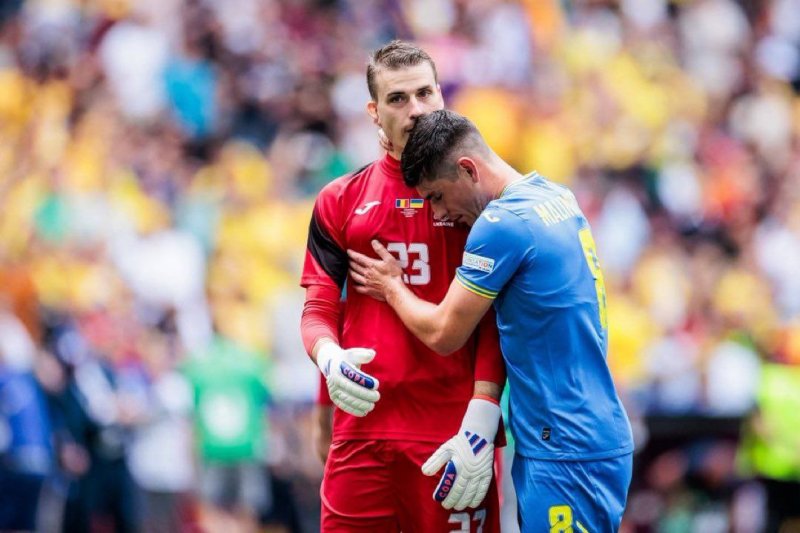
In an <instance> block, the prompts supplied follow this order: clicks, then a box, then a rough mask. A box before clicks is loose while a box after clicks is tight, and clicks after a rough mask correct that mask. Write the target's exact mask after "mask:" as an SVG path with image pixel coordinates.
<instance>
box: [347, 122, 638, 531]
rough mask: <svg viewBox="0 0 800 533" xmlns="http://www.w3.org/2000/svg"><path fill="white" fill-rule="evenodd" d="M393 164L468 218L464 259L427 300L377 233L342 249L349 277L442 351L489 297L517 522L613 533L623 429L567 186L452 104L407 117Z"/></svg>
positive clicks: (588, 255) (597, 301)
mask: <svg viewBox="0 0 800 533" xmlns="http://www.w3.org/2000/svg"><path fill="white" fill-rule="evenodd" d="M402 170H403V177H404V179H405V181H406V183H407V184H408V185H409V186H413V187H416V188H417V190H418V191H419V192H420V195H421V196H423V197H424V198H425V199H426V201H429V202H431V208H432V210H433V213H434V218H435V219H436V220H435V221H432V223H437V222H438V223H441V222H442V221H450V222H456V223H465V224H468V225H470V226H472V229H471V231H470V234H469V237H468V239H467V244H466V248H465V250H464V256H463V262H462V265H461V266H460V267H459V268H458V271H457V274H456V279H455V280H454V281H453V283H452V284H451V286H450V289H449V291H448V292H447V294H446V296H445V298H444V300H443V301H442V302H441V303H439V304H438V305H436V304H433V303H430V302H427V301H424V300H422V299H420V298H417V297H416V296H414V295H413V294H412V293H411V291H409V290H408V289H407V288H406V286H405V284H404V283H403V280H402V276H401V273H402V272H401V270H400V268H399V266H398V265H397V262H396V261H395V260H394V258H393V257H392V256H391V254H389V253H388V252H387V251H386V249H385V248H384V247H383V246H382V245H381V244H380V243H378V242H377V241H373V247H374V248H375V252H376V253H377V254H378V257H379V258H378V259H375V258H370V257H367V256H365V255H363V254H358V253H355V252H351V253H350V257H351V272H350V274H351V276H352V277H353V280H354V281H356V283H358V284H359V286H358V288H357V290H358V291H360V292H362V293H364V294H369V295H371V296H374V297H376V298H382V299H385V300H386V301H387V302H388V303H389V304H390V305H391V306H392V307H393V308H394V309H395V311H396V312H397V313H398V315H399V316H400V317H401V319H402V320H403V322H404V323H405V324H406V326H407V327H408V328H409V329H410V330H411V331H412V332H413V333H414V334H415V335H416V336H417V337H419V338H420V340H422V341H423V342H424V343H425V344H427V345H428V346H429V347H431V348H433V349H434V350H435V351H437V352H438V353H440V354H448V353H450V352H452V351H454V350H455V349H457V348H458V347H460V346H461V345H462V344H463V343H464V342H465V341H466V339H467V338H468V336H469V334H470V333H471V332H472V330H473V328H474V327H475V326H476V325H477V324H478V322H479V321H480V319H481V317H482V316H483V314H484V313H485V312H486V311H487V310H488V309H489V306H490V305H492V303H494V306H495V310H496V312H497V324H498V329H499V331H500V344H501V348H502V351H503V356H504V359H505V361H506V366H507V370H508V379H509V385H510V391H511V392H510V394H511V396H510V413H511V415H510V425H511V431H512V434H513V436H514V438H515V439H516V446H517V448H516V455H515V457H514V464H513V468H512V477H513V479H514V486H515V488H516V491H517V498H518V505H519V514H520V526H521V529H522V531H523V532H528V531H535V532H540V531H551V532H562V531H563V532H572V531H574V532H586V531H591V532H592V533H594V532H598V531H608V532H616V531H617V529H618V528H619V525H620V522H621V520H622V513H623V511H624V508H625V501H626V497H627V491H628V486H629V484H630V480H631V469H632V452H633V440H632V437H631V429H630V423H629V421H628V417H627V415H626V414H625V410H624V409H623V407H622V404H621V402H620V400H619V397H618V396H617V393H616V390H615V388H614V383H613V381H612V379H611V374H610V371H609V369H608V365H607V363H606V351H607V346H608V333H607V318H606V301H605V300H606V296H605V288H604V285H603V274H602V272H601V270H600V266H599V263H598V260H597V254H596V250H595V245H594V240H593V238H592V234H591V230H590V229H589V224H588V222H587V220H586V217H585V216H584V215H583V213H582V212H581V210H580V208H579V207H578V204H577V201H576V200H575V196H574V195H573V194H572V193H571V192H570V191H569V189H567V188H566V187H563V186H560V185H556V184H554V183H552V182H549V181H547V180H546V179H544V178H543V177H541V176H539V175H538V174H536V173H535V172H534V173H531V174H528V175H526V176H523V175H521V174H519V173H518V172H517V171H515V170H514V169H513V168H512V167H511V166H510V165H508V164H507V163H506V162H505V161H503V160H502V159H501V158H500V157H498V156H497V155H496V154H495V153H494V152H493V151H492V150H491V149H490V148H489V147H488V146H487V144H486V142H485V141H484V139H483V137H482V136H481V134H480V132H478V130H477V129H476V128H475V126H474V125H473V124H472V123H471V122H470V121H468V120H467V119H465V118H464V117H462V116H460V115H458V114H456V113H453V112H450V111H436V112H434V113H431V114H430V115H428V116H426V117H422V118H420V119H418V120H417V124H416V126H415V128H414V130H413V133H412V135H411V137H410V138H409V140H408V144H406V147H405V150H404V152H403V157H402ZM432 363H434V362H432Z"/></svg>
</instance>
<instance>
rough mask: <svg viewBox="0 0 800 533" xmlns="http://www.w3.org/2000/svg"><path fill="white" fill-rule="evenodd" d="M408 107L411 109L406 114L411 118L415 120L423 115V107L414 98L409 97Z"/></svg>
mask: <svg viewBox="0 0 800 533" xmlns="http://www.w3.org/2000/svg"><path fill="white" fill-rule="evenodd" d="M409 105H410V106H411V108H410V110H409V113H408V114H409V116H410V117H411V118H414V119H416V118H419V117H421V116H422V115H424V114H425V106H424V105H423V104H422V102H420V101H419V100H418V99H417V98H416V97H414V96H412V97H411V100H410V101H409Z"/></svg>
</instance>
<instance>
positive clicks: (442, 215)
mask: <svg viewBox="0 0 800 533" xmlns="http://www.w3.org/2000/svg"><path fill="white" fill-rule="evenodd" d="M431 207H432V208H433V218H434V220H447V209H445V208H444V207H439V206H435V205H434V206H431Z"/></svg>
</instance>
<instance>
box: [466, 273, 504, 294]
mask: <svg viewBox="0 0 800 533" xmlns="http://www.w3.org/2000/svg"><path fill="white" fill-rule="evenodd" d="M456 279H457V280H458V282H459V283H460V284H461V286H462V287H464V288H465V289H467V290H468V291H469V292H474V293H475V294H477V295H478V296H483V297H484V298H489V299H490V300H494V299H495V298H497V292H495V291H491V290H489V289H484V288H483V287H481V286H480V285H475V284H474V283H472V282H471V281H469V280H468V279H467V278H465V277H464V276H463V275H462V274H461V272H456Z"/></svg>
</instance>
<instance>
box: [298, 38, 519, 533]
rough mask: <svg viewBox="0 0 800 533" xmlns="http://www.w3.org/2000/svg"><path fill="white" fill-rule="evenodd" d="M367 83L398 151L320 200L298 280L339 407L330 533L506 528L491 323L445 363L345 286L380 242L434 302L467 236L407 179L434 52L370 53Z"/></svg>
mask: <svg viewBox="0 0 800 533" xmlns="http://www.w3.org/2000/svg"><path fill="white" fill-rule="evenodd" d="M367 85H368V87H369V92H370V96H371V101H370V102H368V103H367V112H368V113H369V115H370V117H371V118H372V119H373V121H374V123H375V124H376V125H377V126H379V127H380V128H382V129H383V131H384V132H385V134H386V136H387V138H388V141H389V143H390V149H389V153H388V154H386V155H385V156H384V157H383V158H382V159H380V160H378V161H375V162H373V163H371V164H369V165H367V166H365V167H364V168H362V169H360V170H358V171H356V172H354V173H352V174H349V175H346V176H343V177H340V178H338V179H336V180H334V181H332V182H331V183H329V184H328V185H327V186H326V187H325V188H324V189H323V190H322V191H321V192H320V194H319V196H318V198H317V200H316V204H315V206H314V213H313V216H312V220H311V224H310V228H309V235H308V249H307V252H306V258H305V265H304V268H303V276H302V281H301V284H302V286H303V287H305V288H306V302H305V307H304V310H303V318H302V324H301V327H302V332H303V342H304V344H305V347H306V350H307V351H308V353H309V354H310V355H311V358H312V359H313V360H314V361H315V362H316V364H317V366H318V367H319V368H320V370H321V372H322V374H323V376H324V378H325V384H326V386H327V389H328V393H329V394H330V398H331V400H332V402H333V404H334V405H335V406H336V409H335V410H334V420H333V438H332V443H331V446H330V450H329V455H328V458H327V461H326V463H325V472H324V476H323V482H322V489H321V498H322V513H321V522H322V523H321V529H322V531H325V532H337V531H348V532H350V531H363V532H370V533H375V532H384V531H386V532H389V531H403V532H404V533H411V532H416V531H419V532H438V531H453V530H458V531H483V532H485V533H491V532H497V531H500V525H499V503H498V495H497V488H496V486H495V482H494V479H493V476H492V473H493V460H494V445H495V439H496V437H498V428H499V425H500V408H499V406H498V403H497V402H498V399H499V396H500V392H501V389H502V384H503V383H504V382H505V367H504V366H503V360H502V355H501V353H500V348H499V341H498V334H497V329H496V326H495V320H494V316H487V317H486V318H485V319H484V320H483V322H482V323H481V325H480V327H479V328H478V330H477V332H476V334H475V335H474V336H473V338H472V339H471V340H470V341H469V342H468V343H467V344H466V345H465V347H464V348H461V349H460V350H458V351H456V352H454V353H453V354H450V355H449V356H447V357H439V356H436V355H434V352H432V351H431V350H429V349H428V348H427V347H426V346H425V345H424V344H423V343H421V342H420V341H418V340H417V339H416V338H415V337H414V336H413V335H412V334H411V333H410V332H409V331H408V330H407V329H406V328H405V327H404V326H403V323H402V322H401V321H400V319H399V318H398V316H397V315H396V314H395V312H394V311H393V310H392V309H391V307H389V306H388V305H387V304H386V303H384V302H380V301H376V300H374V299H372V298H369V297H367V296H364V295H360V294H358V293H356V292H355V291H347V290H346V289H347V286H348V285H349V282H348V279H347V278H348V276H347V273H348V257H347V253H346V250H348V249H353V250H356V251H360V252H362V253H364V254H374V252H373V250H372V246H371V244H370V242H371V241H372V240H373V239H378V240H380V241H381V242H385V243H388V244H387V249H388V250H389V251H390V252H391V253H392V254H393V255H394V256H395V257H396V258H397V260H398V261H399V262H400V264H401V265H402V267H403V270H404V281H405V282H406V284H407V285H408V287H409V288H410V289H411V290H412V291H413V292H414V293H415V294H416V295H417V296H419V297H421V298H424V299H426V300H429V301H433V302H438V301H440V300H441V299H442V298H443V297H444V295H445V293H446V292H447V289H448V288H449V286H450V282H451V280H452V278H453V276H454V274H455V270H456V268H457V267H458V266H459V265H460V264H461V254H462V252H463V249H464V244H465V242H466V237H467V233H468V229H467V228H466V227H464V226H461V225H460V224H457V223H455V222H453V221H446V220H445V221H441V220H439V221H436V220H434V219H433V217H432V215H431V211H430V206H429V205H428V202H427V201H426V200H424V199H422V198H421V197H420V196H419V195H418V194H417V193H416V191H415V190H414V189H412V188H409V187H407V186H406V185H405V184H404V183H403V178H402V174H401V172H400V161H399V158H400V154H401V153H402V150H403V147H404V146H405V143H406V140H407V138H408V134H409V132H410V131H411V129H412V128H413V127H414V124H415V122H416V119H417V118H419V117H420V116H422V115H424V114H427V113H429V112H431V111H435V110H438V109H442V108H443V107H444V102H443V100H442V94H441V90H440V87H439V84H438V81H437V77H436V67H435V65H434V63H433V61H432V60H431V58H430V56H428V54H427V53H426V52H425V51H423V50H422V49H420V48H418V47H416V46H414V45H412V44H410V43H406V42H402V41H393V42H391V43H389V44H388V45H386V46H384V47H382V48H380V49H378V50H377V51H375V52H374V53H373V54H372V56H371V58H370V62H369V64H368V66H367ZM343 291H344V292H346V294H347V298H346V301H345V303H344V305H343V306H340V296H341V294H342V293H343ZM499 437H500V438H502V432H500V435H499Z"/></svg>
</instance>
